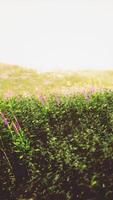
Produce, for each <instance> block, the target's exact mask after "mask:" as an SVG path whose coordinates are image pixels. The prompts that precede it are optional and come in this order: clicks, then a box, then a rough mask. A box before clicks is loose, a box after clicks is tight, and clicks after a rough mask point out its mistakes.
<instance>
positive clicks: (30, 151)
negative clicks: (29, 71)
mask: <svg viewBox="0 0 113 200" xmlns="http://www.w3.org/2000/svg"><path fill="white" fill-rule="evenodd" d="M42 76H43V75H42ZM0 112H1V113H0V198H1V199H2V200H13V199H14V200H16V199H17V200H20V199H21V200H22V199H26V200H28V199H33V200H34V199H40V200H55V199H58V200H101V199H102V200H112V199H113V92H112V91H104V92H95V93H93V94H92V93H87V94H86V93H85V94H84V95H83V94H82V95H81V94H79V95H74V96H67V97H65V96H60V97H59V96H56V97H54V96H51V98H49V99H46V100H45V99H44V97H40V100H39V99H37V98H35V97H30V98H29V97H27V98H25V97H21V98H20V97H18V98H17V97H15V98H11V99H1V100H0Z"/></svg>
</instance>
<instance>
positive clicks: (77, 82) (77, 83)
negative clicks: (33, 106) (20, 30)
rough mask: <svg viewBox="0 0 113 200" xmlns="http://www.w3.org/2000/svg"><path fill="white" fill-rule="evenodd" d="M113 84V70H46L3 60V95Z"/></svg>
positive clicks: (67, 91)
mask: <svg viewBox="0 0 113 200" xmlns="http://www.w3.org/2000/svg"><path fill="white" fill-rule="evenodd" d="M92 87H94V88H96V89H100V88H101V89H104V88H107V89H112V88H113V71H77V72H57V73H55V72H46V73H38V72H36V71H35V70H31V69H25V68H23V67H20V66H11V65H5V64H0V96H4V97H10V96H12V95H15V96H17V95H24V96H29V95H35V96H40V95H47V94H66V95H67V94H72V93H75V92H78V91H80V92H82V91H84V88H85V90H86V91H87V90H90V89H91V88H92Z"/></svg>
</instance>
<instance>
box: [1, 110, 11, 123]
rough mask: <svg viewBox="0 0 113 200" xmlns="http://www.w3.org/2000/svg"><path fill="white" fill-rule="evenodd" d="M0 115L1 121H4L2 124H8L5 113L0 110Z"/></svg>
mask: <svg viewBox="0 0 113 200" xmlns="http://www.w3.org/2000/svg"><path fill="white" fill-rule="evenodd" d="M0 115H1V117H2V120H3V122H4V125H5V126H8V125H9V122H8V120H7V118H6V117H5V115H4V114H3V113H2V112H0Z"/></svg>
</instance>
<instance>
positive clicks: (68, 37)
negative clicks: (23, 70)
mask: <svg viewBox="0 0 113 200" xmlns="http://www.w3.org/2000/svg"><path fill="white" fill-rule="evenodd" d="M0 62H4V63H9V64H18V65H23V66H28V67H34V68H37V69H38V70H40V71H48V70H49V71H51V70H54V69H58V70H60V69H62V70H64V69H65V70H76V69H94V68H96V69H105V68H113V0H0Z"/></svg>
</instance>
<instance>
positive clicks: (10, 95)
mask: <svg viewBox="0 0 113 200" xmlns="http://www.w3.org/2000/svg"><path fill="white" fill-rule="evenodd" d="M4 96H5V97H6V98H10V97H12V96H13V92H12V91H11V90H8V91H7V92H6V93H5V94H4Z"/></svg>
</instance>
